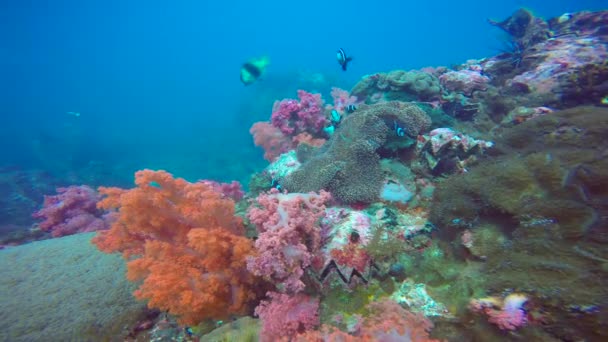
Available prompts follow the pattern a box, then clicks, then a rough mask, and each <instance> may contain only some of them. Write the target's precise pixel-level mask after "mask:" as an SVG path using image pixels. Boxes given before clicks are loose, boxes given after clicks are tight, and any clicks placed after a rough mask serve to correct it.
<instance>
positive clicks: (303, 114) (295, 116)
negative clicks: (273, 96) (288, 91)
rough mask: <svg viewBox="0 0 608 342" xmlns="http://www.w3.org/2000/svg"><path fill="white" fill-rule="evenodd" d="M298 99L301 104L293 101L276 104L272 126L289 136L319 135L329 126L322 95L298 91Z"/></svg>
mask: <svg viewBox="0 0 608 342" xmlns="http://www.w3.org/2000/svg"><path fill="white" fill-rule="evenodd" d="M298 98H300V101H299V102H298V101H297V100H293V99H284V100H282V101H280V102H279V101H277V102H275V104H274V106H273V109H272V117H271V122H272V125H273V126H275V127H277V128H278V129H280V130H281V132H282V133H283V134H285V135H288V136H295V135H297V134H300V133H309V134H311V135H313V136H316V135H318V134H319V133H321V132H322V131H323V128H324V127H325V125H326V124H327V118H326V117H325V114H324V112H323V100H322V99H321V94H311V93H309V92H306V91H304V90H298Z"/></svg>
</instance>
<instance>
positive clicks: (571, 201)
mask: <svg viewBox="0 0 608 342" xmlns="http://www.w3.org/2000/svg"><path fill="white" fill-rule="evenodd" d="M607 115H608V110H606V109H602V108H597V107H580V108H573V109H569V110H564V111H557V112H554V113H551V114H548V115H544V116H540V117H537V118H534V119H532V120H529V121H526V122H524V123H522V124H521V125H518V126H515V127H513V128H511V129H509V130H505V131H504V132H503V133H502V138H500V139H497V142H496V145H497V146H500V148H499V149H498V151H497V152H499V153H498V154H497V155H496V156H493V157H492V158H489V159H488V160H486V161H484V162H483V163H480V164H479V165H478V166H475V167H473V168H471V169H470V170H469V172H468V173H466V174H463V175H459V176H453V177H451V178H450V179H448V180H447V181H446V182H443V183H442V184H440V186H439V187H438V189H437V191H436V196H435V199H434V201H435V205H434V206H433V208H432V211H431V220H432V221H433V222H435V223H436V224H437V225H439V226H440V227H443V228H442V230H441V235H442V236H443V237H444V238H447V239H450V240H452V239H460V235H459V232H461V231H463V230H464V229H469V230H470V231H471V233H472V239H471V241H469V243H470V244H471V245H470V247H468V248H467V249H468V250H470V251H471V253H472V255H473V256H475V257H482V259H483V260H485V265H484V269H485V273H486V276H487V277H486V278H487V279H486V282H487V285H486V286H487V288H488V289H490V290H492V291H495V292H500V291H503V290H504V289H514V290H516V291H521V292H524V293H528V294H533V295H534V297H535V299H536V305H537V306H539V307H540V308H542V311H543V312H544V314H543V315H542V316H543V317H544V324H545V330H546V331H550V332H551V334H553V335H555V336H559V337H561V338H566V339H569V338H572V336H589V338H600V337H599V336H603V333H600V331H601V329H599V326H600V325H601V323H600V322H601V321H602V320H603V318H602V317H603V316H602V315H596V314H593V310H589V311H586V312H578V313H577V312H573V311H572V308H573V307H583V306H590V307H599V306H602V305H605V298H606V295H607V294H606V288H605V286H604V283H605V282H604V281H603V279H605V277H606V276H607V275H606V268H605V263H606V260H608V255H606V253H605V249H604V248H603V247H602V244H605V243H606V241H608V240H607V238H608V231H606V227H607V226H608V225H607V222H606V217H608V216H607V215H606V213H607V212H606V210H607V207H606V205H605V203H606V198H607V197H606V196H607V193H606V191H605V189H607V188H608V187H606V184H608V176H607V175H606V173H605V171H603V170H606V168H607V167H608V165H606V158H602V157H600V155H601V153H603V152H601V151H606V149H608V146H607V145H606V139H605V137H606V136H607V134H608V121H607V119H606V118H608V116H607ZM539 151H542V152H539ZM531 256H533V257H531ZM563 289H568V290H567V291H563ZM582 318H584V320H581V319H582ZM575 320H579V321H577V324H574V321H575ZM558 322H559V323H558ZM567 322H571V324H570V323H567ZM574 326H576V328H574ZM565 327H567V328H565ZM604 335H605V334H604ZM604 338H605V336H604Z"/></svg>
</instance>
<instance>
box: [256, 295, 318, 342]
mask: <svg viewBox="0 0 608 342" xmlns="http://www.w3.org/2000/svg"><path fill="white" fill-rule="evenodd" d="M268 297H270V300H269V301H266V300H263V301H262V302H260V305H259V306H258V307H257V308H256V309H255V314H256V315H258V316H259V317H260V319H261V320H262V331H261V332H260V340H261V341H262V342H265V341H272V342H274V341H283V340H289V339H291V338H292V337H294V336H295V335H297V334H301V333H304V332H306V331H309V330H312V329H314V328H315V327H317V326H318V325H319V300H318V299H316V298H311V297H309V296H307V295H304V294H296V295H293V296H289V295H287V294H284V293H276V292H268Z"/></svg>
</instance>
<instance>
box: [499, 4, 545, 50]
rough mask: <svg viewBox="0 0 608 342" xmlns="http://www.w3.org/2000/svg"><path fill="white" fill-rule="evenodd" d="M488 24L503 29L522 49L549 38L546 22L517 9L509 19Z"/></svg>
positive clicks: (526, 11)
mask: <svg viewBox="0 0 608 342" xmlns="http://www.w3.org/2000/svg"><path fill="white" fill-rule="evenodd" d="M488 22H489V23H490V24H491V25H494V26H497V27H499V28H501V29H503V30H504V31H505V32H507V33H508V34H509V35H510V36H511V37H513V40H514V41H515V42H516V43H517V44H519V45H521V46H522V47H523V48H524V49H525V48H527V47H530V46H532V45H534V44H537V43H540V42H542V41H545V40H546V39H548V38H549V37H550V31H549V25H547V22H545V21H544V20H543V19H541V18H537V17H534V15H532V13H530V11H528V10H526V9H523V8H520V9H518V10H517V11H515V13H513V14H512V15H511V16H510V17H509V18H507V19H505V20H503V21H501V22H497V21H494V20H488Z"/></svg>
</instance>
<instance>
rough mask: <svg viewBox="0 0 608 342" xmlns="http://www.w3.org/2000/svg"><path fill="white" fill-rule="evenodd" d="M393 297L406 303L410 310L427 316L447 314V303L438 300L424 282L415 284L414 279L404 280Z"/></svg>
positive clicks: (400, 302)
mask: <svg viewBox="0 0 608 342" xmlns="http://www.w3.org/2000/svg"><path fill="white" fill-rule="evenodd" d="M391 299H393V300H394V301H396V302H397V303H399V304H401V305H406V306H407V307H408V308H409V310H410V311H412V312H417V313H421V314H423V315H424V316H425V317H432V316H447V315H448V314H449V312H448V310H447V308H446V307H445V305H443V304H441V303H438V302H436V301H435V300H434V299H433V298H431V296H430V295H429V294H428V292H427V291H426V286H425V285H424V284H415V283H414V281H413V280H411V279H408V280H404V281H403V282H402V283H401V286H399V289H398V290H397V291H395V292H394V293H393V294H392V295H391Z"/></svg>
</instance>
